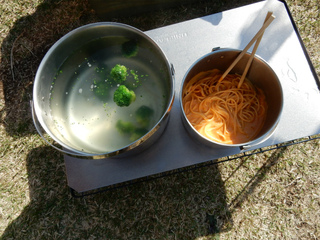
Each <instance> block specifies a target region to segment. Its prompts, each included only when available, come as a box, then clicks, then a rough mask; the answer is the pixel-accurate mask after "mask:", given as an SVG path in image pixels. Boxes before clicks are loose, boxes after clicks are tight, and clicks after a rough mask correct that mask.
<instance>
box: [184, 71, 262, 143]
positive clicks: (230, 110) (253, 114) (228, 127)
mask: <svg viewBox="0 0 320 240" xmlns="http://www.w3.org/2000/svg"><path fill="white" fill-rule="evenodd" d="M222 74H223V73H222V72H221V71H220V70H218V69H213V70H209V71H205V72H200V73H198V74H197V75H196V76H194V77H193V78H192V79H191V80H190V81H189V82H187V83H186V85H185V87H184V88H183V92H182V105H183V109H184V112H185V115H186V117H187V119H188V120H189V122H190V123H191V124H192V126H193V127H194V128H195V129H196V130H197V131H198V132H199V133H200V134H201V135H203V136H205V137H207V138H209V139H211V140H213V141H216V142H220V143H226V144H238V143H244V142H247V141H249V140H252V139H253V138H254V137H255V136H256V135H257V134H258V133H259V131H260V130H261V128H262V126H263V124H264V121H265V117H266V112H267V103H266V100H265V96H264V94H263V92H262V90H261V89H259V88H256V87H254V86H253V85H252V83H251V82H250V81H249V80H248V79H245V80H244V82H243V83H242V84H241V86H238V84H239V81H240V78H241V76H239V75H238V74H228V75H227V76H226V77H225V78H224V79H223V80H222V81H220V82H219V79H220V77H221V76H222Z"/></svg>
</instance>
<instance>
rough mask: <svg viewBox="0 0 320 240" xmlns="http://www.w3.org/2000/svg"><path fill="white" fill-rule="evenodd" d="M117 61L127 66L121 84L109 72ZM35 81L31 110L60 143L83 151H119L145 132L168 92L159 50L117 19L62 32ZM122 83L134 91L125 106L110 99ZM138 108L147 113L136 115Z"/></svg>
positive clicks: (158, 115) (169, 87) (169, 78)
mask: <svg viewBox="0 0 320 240" xmlns="http://www.w3.org/2000/svg"><path fill="white" fill-rule="evenodd" d="M130 44H131V45H130ZM117 64H120V65H123V66H125V67H126V69H127V75H126V76H127V77H126V81H125V82H124V83H121V84H120V83H117V82H114V81H113V78H112V76H111V70H112V68H113V67H115V66H116V65H117ZM35 82H36V84H35V88H34V96H36V100H35V103H36V104H35V110H36V113H37V116H38V118H39V121H40V123H41V125H42V126H43V127H44V128H45V130H46V132H47V133H48V134H49V135H50V136H51V137H52V138H54V139H55V140H56V141H58V143H60V144H61V145H62V146H63V147H65V148H67V149H69V150H72V151H75V152H80V153H88V154H102V153H107V152H114V151H118V150H119V149H123V148H126V147H128V146H129V145H130V144H132V143H133V142H135V141H137V140H138V139H140V138H141V137H143V136H145V135H146V134H147V133H149V132H150V131H151V130H152V129H153V128H155V127H156V126H157V125H158V124H159V123H160V121H161V119H162V118H163V117H164V115H165V114H166V111H167V109H168V106H169V105H170V104H171V101H172V97H173V96H172V95H173V83H172V76H171V71H170V67H169V64H168V62H167V60H166V57H165V56H164V55H163V53H162V51H161V49H159V47H158V46H157V45H155V44H154V42H152V41H151V40H150V39H149V38H148V37H146V36H145V35H144V34H142V33H141V32H140V31H138V30H136V29H134V28H131V27H129V26H127V25H121V24H98V25H90V26H85V27H82V28H79V29H76V30H74V31H73V32H71V33H69V34H67V35H66V36H65V37H63V38H62V39H60V40H59V41H58V42H57V43H56V44H55V45H54V46H53V47H52V48H51V49H50V50H49V52H48V53H47V55H46V56H45V58H44V59H43V61H42V63H41V65H40V67H39V69H38V72H37V76H36V81H35ZM122 84H125V85H126V86H127V87H128V89H129V90H132V91H134V93H135V96H136V99H135V101H134V102H133V103H131V104H130V105H129V106H128V107H127V106H124V107H119V106H117V104H116V103H115V102H114V100H113V96H114V92H115V90H116V89H117V88H118V87H119V85H122ZM141 109H142V110H141ZM143 110H145V111H144V112H143ZM141 111H142V114H145V112H146V111H147V112H148V113H149V115H148V117H147V118H144V119H141ZM139 113H140V115H139Z"/></svg>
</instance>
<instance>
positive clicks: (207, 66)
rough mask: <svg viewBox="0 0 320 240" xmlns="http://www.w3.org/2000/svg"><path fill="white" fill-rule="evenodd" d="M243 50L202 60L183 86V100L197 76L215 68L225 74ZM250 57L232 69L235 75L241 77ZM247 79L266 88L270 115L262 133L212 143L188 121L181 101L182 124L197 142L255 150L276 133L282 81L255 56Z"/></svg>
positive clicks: (223, 51)
mask: <svg viewBox="0 0 320 240" xmlns="http://www.w3.org/2000/svg"><path fill="white" fill-rule="evenodd" d="M240 52H241V51H240V50H237V49H219V48H218V50H216V49H215V50H213V51H212V52H211V53H208V54H207V55H205V56H203V57H201V58H200V59H198V60H197V61H196V62H195V63H194V64H193V65H192V66H191V67H190V68H189V69H188V71H187V72H186V74H185V76H184V78H183V80H182V86H181V92H180V99H182V90H183V88H184V86H185V85H186V84H187V83H188V81H189V80H190V79H191V78H192V77H193V76H195V75H196V74H197V73H199V72H202V71H207V70H211V69H214V68H217V69H220V70H221V71H225V70H226V69H227V68H228V67H229V66H230V65H231V63H232V62H233V61H234V60H235V59H236V57H237V56H238V55H239V54H240ZM249 57H250V53H246V54H245V55H244V57H243V58H242V59H241V60H240V61H239V62H238V64H237V65H236V66H235V67H234V68H233V69H232V71H231V73H239V74H241V73H242V72H243V71H244V68H245V66H246V63H247V62H248V59H249ZM247 78H248V79H249V80H250V81H251V82H252V83H253V84H254V85H255V86H257V87H259V88H260V89H262V90H263V91H264V93H265V96H266V101H267V104H268V111H267V116H266V121H265V124H264V126H263V128H262V129H261V131H260V133H259V134H258V135H257V136H256V137H255V138H254V139H252V140H251V141H248V142H244V143H241V144H224V143H219V142H215V141H212V140H210V139H208V138H206V137H204V136H202V135H201V134H200V133H199V132H198V131H197V130H196V129H195V128H194V127H193V126H192V125H191V123H190V122H189V121H188V119H187V117H186V115H185V113H184V109H183V106H182V101H180V108H181V111H182V121H183V124H184V126H185V128H186V130H187V131H188V133H189V134H190V136H191V137H192V138H193V139H194V140H195V141H197V142H199V143H201V144H205V145H207V146H209V147H214V148H226V147H228V148H230V147H239V148H240V149H241V150H245V149H249V148H252V147H253V146H255V145H258V144H260V143H262V142H264V141H266V140H267V139H268V138H269V137H270V136H271V135H272V134H273V133H274V131H275V129H276V127H277V125H278V122H279V120H280V117H281V113H282V108H283V91H282V87H281V84H280V81H279V79H278V77H277V75H276V74H275V72H274V71H273V70H272V68H271V67H270V66H269V65H268V63H267V62H266V61H264V60H263V59H262V58H260V57H258V56H255V58H254V60H253V62H252V65H251V67H250V69H249V72H248V74H247Z"/></svg>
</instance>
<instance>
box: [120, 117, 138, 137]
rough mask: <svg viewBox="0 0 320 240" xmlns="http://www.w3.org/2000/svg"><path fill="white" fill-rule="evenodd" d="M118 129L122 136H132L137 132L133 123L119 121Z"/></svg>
mask: <svg viewBox="0 0 320 240" xmlns="http://www.w3.org/2000/svg"><path fill="white" fill-rule="evenodd" d="M116 128H117V130H118V131H119V133H121V134H131V133H133V132H134V131H135V128H136V127H135V126H134V125H133V123H131V122H125V121H122V120H119V121H117V124H116Z"/></svg>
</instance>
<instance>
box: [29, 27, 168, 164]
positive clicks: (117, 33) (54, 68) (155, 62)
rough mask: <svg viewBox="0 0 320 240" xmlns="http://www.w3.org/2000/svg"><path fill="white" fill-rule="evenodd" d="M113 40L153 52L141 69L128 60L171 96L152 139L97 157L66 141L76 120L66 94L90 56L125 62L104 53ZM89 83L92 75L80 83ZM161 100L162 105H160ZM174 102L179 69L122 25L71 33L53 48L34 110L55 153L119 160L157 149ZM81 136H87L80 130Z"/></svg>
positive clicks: (44, 63)
mask: <svg viewBox="0 0 320 240" xmlns="http://www.w3.org/2000/svg"><path fill="white" fill-rule="evenodd" d="M109 37H111V38H113V37H116V38H117V37H119V38H124V39H127V40H128V41H131V40H133V41H134V42H136V43H137V44H138V46H143V48H141V51H145V52H148V53H150V52H152V53H150V54H151V55H150V56H144V55H143V52H142V53H141V54H140V55H141V57H142V58H144V60H141V59H140V60H139V61H138V62H137V63H136V62H135V61H134V58H132V57H131V56H129V57H128V58H127V61H128V64H130V65H131V66H133V67H134V66H137V68H141V69H151V70H152V72H151V73H152V74H153V75H154V76H155V77H157V76H159V80H158V82H157V83H156V84H158V85H157V86H160V87H161V88H163V91H164V92H165V94H164V95H163V96H165V97H163V96H161V99H159V103H158V104H162V105H163V106H162V110H161V113H160V115H159V117H158V119H157V121H156V122H155V124H154V126H153V127H151V129H150V130H149V131H148V132H147V133H146V134H144V135H143V136H142V137H140V138H139V139H137V140H134V141H132V142H130V143H129V144H127V145H125V146H122V147H119V148H117V149H112V150H108V147H107V148H106V150H98V151H96V150H95V149H94V148H93V147H92V146H89V145H88V146H86V145H85V144H84V143H81V144H79V141H75V140H74V139H73V138H72V137H68V136H66V134H65V131H63V129H62V127H61V125H63V124H64V125H65V124H66V123H65V122H66V121H67V120H66V119H68V117H70V116H64V113H66V111H64V109H65V108H67V107H68V103H67V102H65V101H64V99H65V95H66V94H68V90H65V89H67V87H70V86H69V85H70V84H72V83H70V81H71V80H70V79H71V77H72V76H73V77H74V74H77V69H78V68H77V67H78V65H79V68H80V63H81V61H82V62H83V61H85V60H86V59H88V56H89V57H90V56H91V55H92V54H100V55H101V56H100V55H99V56H100V60H101V62H102V63H104V61H105V59H104V58H110V57H111V56H110V55H113V54H114V56H112V57H114V58H115V62H116V61H118V60H119V59H121V56H120V55H119V53H111V52H104V49H105V48H107V47H108V42H105V41H102V40H101V39H104V38H109ZM100 40H101V41H100ZM75 53H76V54H75ZM103 54H104V55H103ZM80 58H82V59H80ZM79 59H80V60H79ZM119 63H120V62H119ZM87 64H88V65H90V66H89V67H91V64H92V63H90V62H89V61H88V62H87ZM95 64H97V65H99V64H100V63H99V62H95ZM61 67H63V69H64V70H63V75H62V74H60V73H62V70H59V69H61ZM79 71H80V70H79ZM146 71H147V70H146ZM59 74H60V75H59ZM61 76H63V77H61ZM89 77H90V76H89V75H88V76H84V77H80V78H81V79H82V80H83V81H84V80H85V81H86V79H84V78H89ZM57 78H59V81H58V80H56V79H57ZM92 81H95V80H92ZM93 85H94V84H92V86H93ZM69 89H70V88H69ZM80 90H81V91H82V89H79V92H80ZM53 91H54V93H53ZM53 94H55V97H54V99H53V97H52V95H53ZM138 97H139V96H137V98H138ZM156 100H157V101H158V99H156ZM88 101H89V99H88ZM146 101H147V100H146ZM173 101H174V71H173V66H172V65H170V64H169V62H168V60H167V58H166V56H165V54H164V53H163V51H162V50H161V49H160V47H159V46H158V45H157V44H156V43H155V42H154V41H153V40H152V39H151V38H150V37H148V36H147V35H146V34H144V33H143V32H142V31H140V30H138V29H136V28H134V27H131V26H128V25H125V24H121V23H113V22H101V23H94V24H89V25H85V26H82V27H80V28H77V29H75V30H73V31H71V32H70V33H68V34H66V35H65V36H64V37H62V38H61V39H60V40H58V41H57V42H56V43H55V44H54V45H53V46H52V47H51V48H50V50H49V51H48V52H47V54H46V55H45V57H44V58H43V60H42V62H41V64H40V66H39V68H38V71H37V73H36V77H35V81H34V88H33V101H32V104H31V106H32V113H33V120H34V125H35V127H36V129H37V130H38V132H39V134H40V135H41V136H42V137H43V138H44V139H45V140H46V141H47V142H48V143H49V144H50V145H51V146H52V147H54V148H56V149H58V150H59V151H61V152H63V153H65V154H69V155H72V156H75V157H78V158H86V159H101V158H107V157H112V156H118V155H119V156H121V157H122V156H130V155H132V154H136V153H137V152H140V151H143V150H144V149H146V148H147V147H149V146H150V145H152V144H153V143H154V142H155V141H156V140H157V139H158V138H159V137H160V136H161V134H162V133H163V131H164V129H165V127H166V125H167V122H168V119H169V113H170V110H171V107H172V104H173ZM57 108H58V110H57ZM80 110H82V109H80ZM88 110H90V109H88ZM102 111H103V109H102ZM56 113H58V116H57V115H55V114H56ZM43 130H44V131H43ZM90 131H91V132H96V133H95V134H101V133H100V131H99V130H97V131H96V130H95V129H94V128H92V129H91V130H90ZM44 133H47V134H48V135H49V136H50V137H51V138H52V139H53V140H55V141H56V142H57V143H58V144H59V145H60V147H56V146H55V145H53V144H51V143H50V141H48V140H47V139H46V138H45V137H44ZM78 134H79V135H81V134H83V132H82V131H81V130H80V128H79V132H78ZM111 139H112V138H111ZM80 140H81V139H80Z"/></svg>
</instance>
